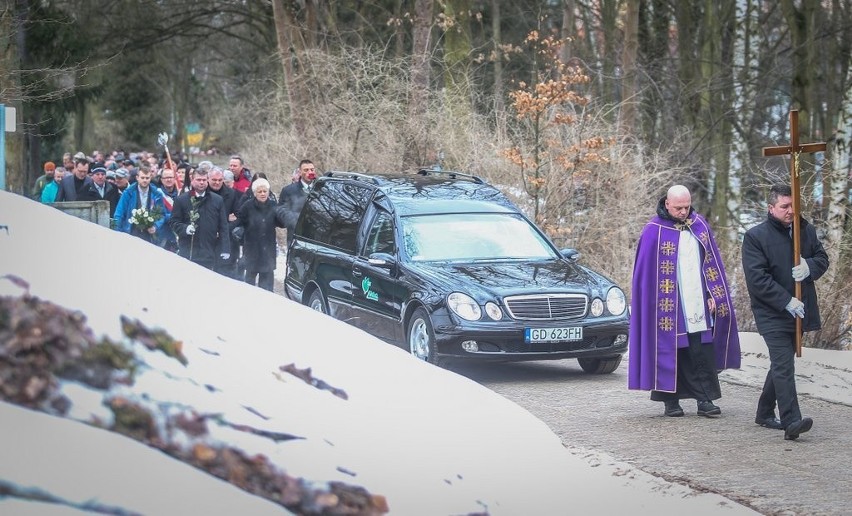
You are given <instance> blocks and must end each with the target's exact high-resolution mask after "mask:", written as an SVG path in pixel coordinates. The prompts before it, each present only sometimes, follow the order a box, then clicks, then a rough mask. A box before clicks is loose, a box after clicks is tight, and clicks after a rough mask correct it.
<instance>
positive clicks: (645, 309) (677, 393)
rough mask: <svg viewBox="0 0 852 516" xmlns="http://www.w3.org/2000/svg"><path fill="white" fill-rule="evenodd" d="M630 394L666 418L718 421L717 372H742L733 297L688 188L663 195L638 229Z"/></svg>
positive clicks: (719, 410) (629, 376) (720, 258)
mask: <svg viewBox="0 0 852 516" xmlns="http://www.w3.org/2000/svg"><path fill="white" fill-rule="evenodd" d="M632 288H633V290H632V295H631V303H630V310H631V312H630V334H629V342H628V353H629V368H628V388H630V389H637V390H646V391H651V400H653V401H662V402H663V403H664V405H665V410H664V414H665V415H666V416H670V417H679V416H683V414H684V412H683V407H681V405H680V400H681V399H695V400H696V402H697V414H698V415H700V416H706V417H715V416H719V415H721V413H722V409H721V408H719V407H718V406H717V405H716V404H714V403H713V401H714V400H717V399H719V398H721V397H722V391H721V387H720V385H719V375H718V371H720V370H722V369H728V368H734V369H737V368H739V367H740V341H739V333H738V330H737V319H736V315H735V314H734V307H733V303H732V302H731V293H730V292H731V291H730V288H729V286H728V280H727V277H726V275H725V267H724V265H723V264H722V256H721V253H720V252H719V248H718V246H717V245H716V242H715V239H714V237H713V233H712V231H710V227H709V225H708V224H707V221H706V220H704V218H703V217H701V216H700V215H699V214H698V213H696V212H695V210H694V209H692V197H691V195H690V192H689V189H687V188H686V187H685V186H683V185H674V186H672V187H671V188H669V190H668V192H667V194H666V196H665V197H663V198H662V199H660V201H659V203H658V205H657V215H656V216H655V217H653V218H652V219H651V220H650V221H649V222H648V223H647V224H646V225H645V228H644V229H643V230H642V234H641V236H640V237H639V242H638V246H637V249H636V260H635V263H634V267H633V287H632Z"/></svg>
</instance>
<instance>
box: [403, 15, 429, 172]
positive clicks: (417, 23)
mask: <svg viewBox="0 0 852 516" xmlns="http://www.w3.org/2000/svg"><path fill="white" fill-rule="evenodd" d="M432 9H433V0H416V1H415V2H414V29H413V38H412V39H413V48H412V50H411V85H410V86H409V88H410V91H409V95H408V120H407V127H406V136H405V139H406V143H405V152H404V153H403V159H402V161H403V162H402V165H403V168H412V167H416V166H418V165H420V164H421V163H423V161H424V160H425V157H424V155H425V150H426V149H427V148H428V146H429V143H428V141H429V132H428V123H427V121H426V120H425V119H424V118H425V116H424V115H425V114H426V112H427V110H428V106H429V82H430V77H431V73H430V66H431V57H432V54H431V46H432V45H431V39H432V38H431V36H432Z"/></svg>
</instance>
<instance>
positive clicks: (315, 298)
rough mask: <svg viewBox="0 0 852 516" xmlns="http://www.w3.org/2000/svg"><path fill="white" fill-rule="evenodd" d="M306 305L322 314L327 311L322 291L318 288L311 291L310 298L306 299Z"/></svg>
mask: <svg viewBox="0 0 852 516" xmlns="http://www.w3.org/2000/svg"><path fill="white" fill-rule="evenodd" d="M308 306H309V307H310V308H311V309H313V310H316V311H317V312H322V313H324V314H327V313H328V309H327V308H326V304H325V299H323V296H322V292H321V291H320V289H316V290H314V291H313V292H311V298H310V300H309V301H308Z"/></svg>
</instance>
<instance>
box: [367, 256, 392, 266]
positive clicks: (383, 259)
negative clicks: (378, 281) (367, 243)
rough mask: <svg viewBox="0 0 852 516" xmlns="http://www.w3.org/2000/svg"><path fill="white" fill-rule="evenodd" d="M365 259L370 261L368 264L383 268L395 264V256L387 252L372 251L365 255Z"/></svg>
mask: <svg viewBox="0 0 852 516" xmlns="http://www.w3.org/2000/svg"><path fill="white" fill-rule="evenodd" d="M367 261H368V262H370V265H374V266H376V267H381V268H383V269H392V268H393V267H395V266H396V258H394V257H393V255H391V254H388V253H372V254H371V255H370V256H368V257H367Z"/></svg>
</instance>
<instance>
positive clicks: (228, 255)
mask: <svg viewBox="0 0 852 516" xmlns="http://www.w3.org/2000/svg"><path fill="white" fill-rule="evenodd" d="M230 257H231V253H222V254H220V255H219V258H221V259H223V260H227V259H228V258H230ZM802 310H804V309H802ZM804 313H805V312H804V311H802V314H804ZM803 317H804V315H803Z"/></svg>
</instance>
